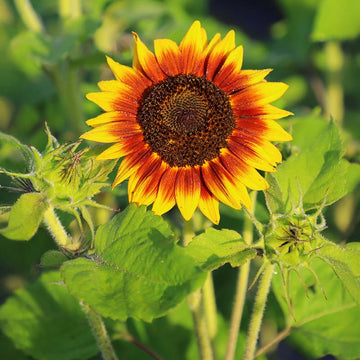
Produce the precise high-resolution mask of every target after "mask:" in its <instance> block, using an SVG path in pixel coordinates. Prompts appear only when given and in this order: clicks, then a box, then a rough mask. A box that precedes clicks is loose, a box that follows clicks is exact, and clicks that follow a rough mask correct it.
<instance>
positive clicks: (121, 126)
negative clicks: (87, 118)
mask: <svg viewBox="0 0 360 360" xmlns="http://www.w3.org/2000/svg"><path fill="white" fill-rule="evenodd" d="M141 134H142V131H141V127H140V125H139V124H138V123H137V122H135V121H120V122H112V123H108V124H104V125H99V126H97V127H96V128H94V129H92V130H90V131H88V132H86V133H85V134H83V135H81V136H80V138H81V139H86V140H91V141H97V142H102V143H112V142H118V141H120V140H121V139H123V138H128V137H132V136H136V135H141Z"/></svg>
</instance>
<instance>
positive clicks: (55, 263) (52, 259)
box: [40, 250, 69, 268]
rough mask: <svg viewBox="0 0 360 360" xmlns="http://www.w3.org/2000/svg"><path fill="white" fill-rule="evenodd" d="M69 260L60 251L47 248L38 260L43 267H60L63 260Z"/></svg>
mask: <svg viewBox="0 0 360 360" xmlns="http://www.w3.org/2000/svg"><path fill="white" fill-rule="evenodd" d="M67 260H69V259H68V257H67V256H66V255H65V254H64V253H63V252H61V251H57V250H49V251H47V252H46V253H45V254H44V255H43V256H42V257H41V260H40V266H41V267H44V268H48V267H50V268H51V267H55V268H56V267H60V266H61V265H62V263H63V262H65V261H67Z"/></svg>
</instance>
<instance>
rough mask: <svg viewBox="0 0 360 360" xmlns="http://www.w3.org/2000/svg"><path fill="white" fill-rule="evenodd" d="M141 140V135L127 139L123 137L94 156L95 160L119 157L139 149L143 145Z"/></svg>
mask: <svg viewBox="0 0 360 360" xmlns="http://www.w3.org/2000/svg"><path fill="white" fill-rule="evenodd" d="M142 141H143V136H142V135H138V136H132V137H129V138H127V139H123V140H122V141H121V142H118V143H116V144H114V145H112V146H110V147H109V148H108V149H106V150H105V151H103V152H102V153H101V154H100V155H98V156H97V157H96V160H111V159H119V158H121V157H123V156H125V155H127V154H130V153H132V152H135V151H140V150H141V148H143V147H144V144H142Z"/></svg>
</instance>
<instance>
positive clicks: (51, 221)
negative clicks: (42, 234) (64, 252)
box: [44, 204, 71, 247]
mask: <svg viewBox="0 0 360 360" xmlns="http://www.w3.org/2000/svg"><path fill="white" fill-rule="evenodd" d="M44 222H45V224H46V226H47V227H48V229H49V231H50V233H51V235H52V237H53V238H54V240H55V241H56V243H57V244H58V245H59V246H60V247H66V246H67V245H69V243H70V242H71V239H70V238H69V235H68V234H67V232H66V231H65V229H64V227H63V226H62V224H61V222H60V220H59V218H58V217H57V215H56V214H55V209H54V207H53V206H52V205H50V204H49V206H48V208H47V209H46V210H45V213H44Z"/></svg>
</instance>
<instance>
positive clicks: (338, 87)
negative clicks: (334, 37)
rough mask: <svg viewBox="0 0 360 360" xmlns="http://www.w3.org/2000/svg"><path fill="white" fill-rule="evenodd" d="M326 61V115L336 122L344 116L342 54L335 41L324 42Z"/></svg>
mask: <svg viewBox="0 0 360 360" xmlns="http://www.w3.org/2000/svg"><path fill="white" fill-rule="evenodd" d="M325 56H326V62H327V88H326V101H325V104H326V109H325V110H326V116H327V117H328V118H330V117H333V118H334V120H335V121H336V122H337V123H338V124H342V122H343V118H344V89H343V85H342V69H343V63H344V56H343V52H342V49H341V45H340V44H339V42H337V41H328V42H326V44H325Z"/></svg>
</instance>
